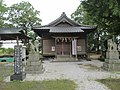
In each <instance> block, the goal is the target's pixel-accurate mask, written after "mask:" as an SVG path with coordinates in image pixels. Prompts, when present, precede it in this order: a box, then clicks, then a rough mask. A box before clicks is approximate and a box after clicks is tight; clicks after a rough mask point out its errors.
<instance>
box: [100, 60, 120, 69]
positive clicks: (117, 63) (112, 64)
mask: <svg viewBox="0 0 120 90" xmlns="http://www.w3.org/2000/svg"><path fill="white" fill-rule="evenodd" d="M102 68H103V69H104V70H107V71H120V60H107V59H106V61H105V63H103V67H102Z"/></svg>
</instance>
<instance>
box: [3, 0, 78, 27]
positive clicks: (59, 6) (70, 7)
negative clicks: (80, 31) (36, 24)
mask: <svg viewBox="0 0 120 90" xmlns="http://www.w3.org/2000/svg"><path fill="white" fill-rule="evenodd" d="M4 1H5V4H7V6H10V5H12V4H15V3H19V2H21V1H29V2H30V3H31V4H32V5H33V7H34V8H35V9H36V10H38V11H40V19H42V25H46V24H48V23H50V22H52V21H53V20H55V19H56V18H58V17H59V16H60V15H61V14H62V12H65V13H66V15H67V16H68V17H69V18H70V15H71V14H72V13H73V12H74V11H75V10H76V9H77V7H78V6H79V4H80V0H4Z"/></svg>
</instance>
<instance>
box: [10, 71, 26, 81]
mask: <svg viewBox="0 0 120 90" xmlns="http://www.w3.org/2000/svg"><path fill="white" fill-rule="evenodd" d="M25 77H26V73H20V74H13V75H11V76H10V81H13V80H21V81H22V80H24V79H25Z"/></svg>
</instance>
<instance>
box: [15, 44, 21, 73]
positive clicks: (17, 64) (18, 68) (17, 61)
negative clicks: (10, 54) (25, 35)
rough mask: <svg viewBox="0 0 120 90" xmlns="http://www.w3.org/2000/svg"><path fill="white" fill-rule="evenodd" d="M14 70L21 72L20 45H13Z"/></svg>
mask: <svg viewBox="0 0 120 90" xmlns="http://www.w3.org/2000/svg"><path fill="white" fill-rule="evenodd" d="M14 60H15V61H14V72H15V74H21V73H22V69H23V66H22V45H15V46H14Z"/></svg>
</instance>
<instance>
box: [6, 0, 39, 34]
mask: <svg viewBox="0 0 120 90" xmlns="http://www.w3.org/2000/svg"><path fill="white" fill-rule="evenodd" d="M39 13H40V12H39V11H37V10H34V8H33V6H32V5H31V4H30V3H29V2H24V1H22V2H20V3H18V4H13V5H12V6H11V7H9V10H8V15H9V16H8V19H9V22H11V23H12V24H13V25H14V26H15V27H22V28H23V29H24V30H25V34H27V32H28V31H27V30H30V28H31V27H32V26H33V25H40V23H41V19H40V18H39V17H38V16H39Z"/></svg>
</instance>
